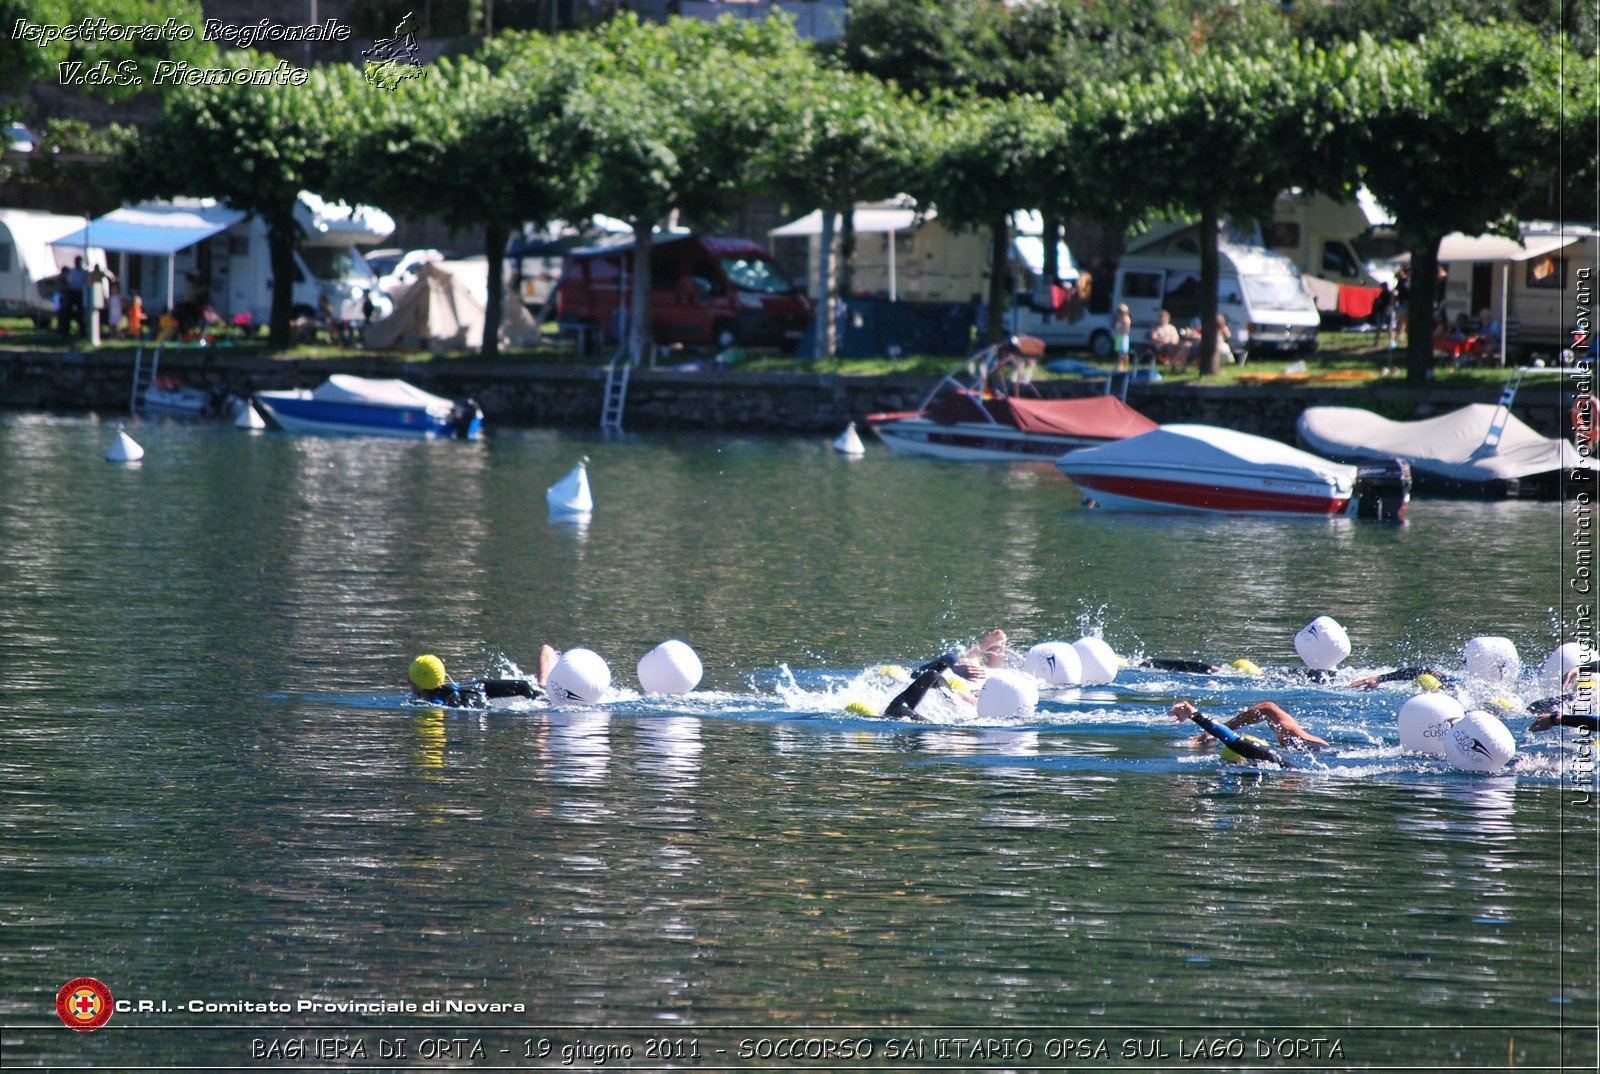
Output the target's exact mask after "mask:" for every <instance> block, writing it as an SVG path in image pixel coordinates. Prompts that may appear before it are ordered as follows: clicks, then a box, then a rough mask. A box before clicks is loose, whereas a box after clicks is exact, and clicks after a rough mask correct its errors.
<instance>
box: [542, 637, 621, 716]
mask: <svg viewBox="0 0 1600 1074" xmlns="http://www.w3.org/2000/svg"><path fill="white" fill-rule="evenodd" d="M610 688H611V667H610V665H608V664H607V663H606V662H605V658H604V657H602V656H601V655H600V654H599V653H597V652H595V651H594V650H593V649H568V650H567V651H566V652H564V653H562V654H561V658H560V659H559V660H557V661H556V666H555V667H553V668H551V669H550V675H549V677H548V678H547V679H545V683H544V690H545V693H546V694H548V695H549V696H550V703H551V704H552V705H554V706H556V707H557V708H561V707H563V706H568V707H570V706H572V705H593V704H596V703H598V702H599V700H600V699H601V698H602V697H604V696H605V693H606V691H607V690H608V689H610Z"/></svg>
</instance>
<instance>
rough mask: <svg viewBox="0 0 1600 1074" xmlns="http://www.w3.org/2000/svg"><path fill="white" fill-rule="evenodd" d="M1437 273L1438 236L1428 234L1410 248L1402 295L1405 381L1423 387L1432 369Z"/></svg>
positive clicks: (1439, 297) (1437, 296)
mask: <svg viewBox="0 0 1600 1074" xmlns="http://www.w3.org/2000/svg"><path fill="white" fill-rule="evenodd" d="M1438 273H1439V237H1438V236H1436V235H1435V236H1430V237H1428V238H1427V239H1425V240H1423V241H1422V242H1420V243H1418V244H1417V245H1415V246H1413V247H1412V248H1411V293H1410V295H1409V296H1408V297H1407V299H1406V383H1407V384H1410V385H1412V386H1414V387H1418V388H1420V387H1423V386H1424V385H1426V384H1427V383H1428V378H1429V376H1430V375H1431V374H1432V373H1433V310H1434V307H1435V306H1437V305H1438V304H1439V299H1441V298H1442V297H1444V296H1442V295H1440V294H1439V293H1438V288H1437V287H1436V286H1435V285H1436V283H1437V281H1436V279H1435V277H1436V276H1437V275H1438Z"/></svg>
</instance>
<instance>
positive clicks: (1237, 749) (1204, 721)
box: [1189, 712, 1294, 768]
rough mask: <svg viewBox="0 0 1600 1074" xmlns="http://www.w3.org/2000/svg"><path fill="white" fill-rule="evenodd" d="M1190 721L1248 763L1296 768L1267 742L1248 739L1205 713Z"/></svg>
mask: <svg viewBox="0 0 1600 1074" xmlns="http://www.w3.org/2000/svg"><path fill="white" fill-rule="evenodd" d="M1189 719H1191V720H1193V721H1194V722H1195V723H1197V724H1199V725H1200V726H1201V727H1203V728H1205V731H1206V734H1208V735H1210V736H1211V737H1212V738H1215V739H1216V740H1218V741H1219V742H1221V743H1222V744H1223V745H1224V746H1227V747H1228V748H1229V749H1231V750H1233V752H1234V753H1237V754H1238V755H1239V756H1240V757H1243V758H1244V759H1245V760H1247V761H1271V762H1272V763H1273V764H1275V765H1279V766H1281V767H1283V768H1293V767H1294V765H1292V764H1290V763H1289V762H1288V761H1286V760H1284V759H1283V754H1281V753H1279V752H1278V751H1277V750H1275V749H1273V748H1272V747H1271V746H1269V745H1267V744H1266V743H1265V742H1261V741H1259V740H1258V739H1254V738H1247V737H1245V736H1244V735H1241V734H1240V733H1239V732H1237V731H1235V730H1234V729H1233V728H1231V727H1229V726H1228V725H1227V724H1222V723H1218V722H1217V721H1216V720H1213V719H1212V718H1211V717H1210V716H1207V715H1206V714H1205V713H1203V712H1197V713H1195V714H1194V715H1193V716H1190V717H1189Z"/></svg>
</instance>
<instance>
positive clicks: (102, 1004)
mask: <svg viewBox="0 0 1600 1074" xmlns="http://www.w3.org/2000/svg"><path fill="white" fill-rule="evenodd" d="M111 1011H112V1006H111V990H110V989H109V988H107V987H106V986H105V985H103V984H101V983H100V982H99V981H97V980H95V979H94V978H93V977H79V978H76V979H74V980H71V981H68V982H67V983H66V984H64V985H62V986H61V990H60V991H59V992H57V993H56V1014H57V1015H58V1016H59V1017H60V1019H61V1021H63V1022H64V1023H66V1024H67V1025H69V1026H71V1027H72V1028H73V1029H76V1030H79V1031H81V1032H85V1033H87V1032H89V1031H90V1030H95V1029H99V1028H100V1027H101V1026H103V1025H105V1024H106V1023H107V1022H109V1021H110V1020H111Z"/></svg>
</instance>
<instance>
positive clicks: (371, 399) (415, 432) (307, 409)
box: [255, 373, 483, 440]
mask: <svg viewBox="0 0 1600 1074" xmlns="http://www.w3.org/2000/svg"><path fill="white" fill-rule="evenodd" d="M255 404H256V408H257V409H258V410H259V411H260V412H261V415H262V417H264V418H265V419H266V421H267V424H268V426H270V427H272V428H275V429H280V430H282V431H284V432H289V433H310V434H323V435H335V436H392V437H402V438H408V439H417V440H425V439H463V440H473V439H476V438H478V437H479V436H481V435H482V432H483V411H482V410H481V409H479V407H478V404H477V403H475V402H473V401H472V400H470V399H467V400H455V399H447V398H445V397H444V396H442V395H434V394H433V393H431V392H425V391H423V390H422V389H421V388H418V387H417V386H416V385H414V384H410V383H408V382H406V381H403V380H396V379H392V378H378V377H358V376H354V375H352V374H349V373H334V374H333V375H331V376H330V377H328V379H327V380H326V381H325V382H323V383H322V384H320V385H318V386H317V387H315V388H310V389H307V388H290V389H285V390H281V391H261V392H256V393H255Z"/></svg>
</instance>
